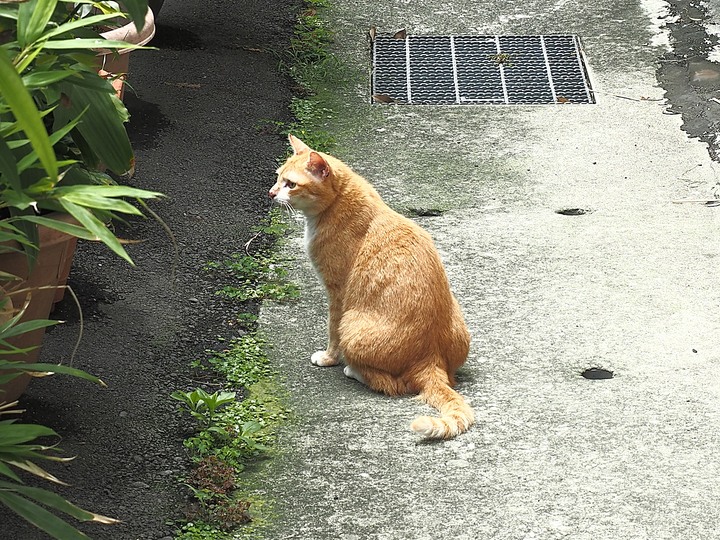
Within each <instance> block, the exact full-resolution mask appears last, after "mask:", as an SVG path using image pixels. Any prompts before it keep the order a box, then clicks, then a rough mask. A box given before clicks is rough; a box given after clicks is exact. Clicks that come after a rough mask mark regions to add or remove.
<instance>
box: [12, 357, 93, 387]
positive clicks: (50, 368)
mask: <svg viewBox="0 0 720 540" xmlns="http://www.w3.org/2000/svg"><path fill="white" fill-rule="evenodd" d="M3 369H17V370H20V371H46V372H49V373H60V374H62V375H72V376H73V377H78V378H80V379H85V380H86V381H90V382H94V383H96V384H99V385H100V386H103V387H106V386H107V385H106V384H105V383H104V382H103V381H102V380H101V379H99V378H97V377H96V376H95V375H91V374H90V373H88V372H86V371H83V370H81V369H77V368H74V367H70V366H64V365H62V364H45V363H37V364H17V363H15V365H13V366H12V367H9V366H5V367H3V364H0V370H3Z"/></svg>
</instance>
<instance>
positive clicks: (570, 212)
mask: <svg viewBox="0 0 720 540" xmlns="http://www.w3.org/2000/svg"><path fill="white" fill-rule="evenodd" d="M590 212H592V210H588V209H587V208H562V209H561V210H555V213H556V214H560V215H561V216H584V215H585V214H589V213H590Z"/></svg>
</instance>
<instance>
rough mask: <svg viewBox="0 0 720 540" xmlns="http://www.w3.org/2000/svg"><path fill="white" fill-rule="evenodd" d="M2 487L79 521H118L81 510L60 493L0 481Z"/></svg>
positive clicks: (109, 522) (0, 487)
mask: <svg viewBox="0 0 720 540" xmlns="http://www.w3.org/2000/svg"><path fill="white" fill-rule="evenodd" d="M3 488H7V489H10V490H12V491H15V492H16V493H19V494H21V495H23V496H25V497H28V498H30V499H34V500H35V501H37V502H39V503H41V504H44V505H45V506H49V507H50V508H53V509H55V510H58V511H60V512H63V513H65V514H67V515H69V516H72V517H74V518H75V519H77V520H79V521H97V522H100V523H105V524H112V523H120V522H119V521H118V520H117V519H113V518H109V517H106V516H101V515H100V514H95V513H93V512H88V511H87V510H83V509H82V508H80V507H78V506H75V505H74V504H72V503H70V502H68V501H66V500H65V499H63V498H62V497H61V496H60V495H58V494H56V493H53V492H51V491H48V490H46V489H41V488H36V487H29V486H14V485H13V484H11V483H10V482H2V481H0V489H3Z"/></svg>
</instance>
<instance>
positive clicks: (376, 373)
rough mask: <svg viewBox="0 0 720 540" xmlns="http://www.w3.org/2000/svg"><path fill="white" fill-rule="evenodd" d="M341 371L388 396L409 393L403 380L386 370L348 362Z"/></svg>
mask: <svg viewBox="0 0 720 540" xmlns="http://www.w3.org/2000/svg"><path fill="white" fill-rule="evenodd" d="M343 373H345V376H346V377H350V378H351V379H355V380H356V381H359V382H361V383H362V384H364V385H366V386H368V387H370V388H372V389H373V390H375V391H376V392H381V393H383V394H387V395H388V396H402V395H405V394H409V393H411V390H410V388H409V387H408V385H407V383H406V382H405V381H404V380H402V379H401V378H398V377H395V376H394V375H392V374H390V373H388V372H387V371H382V370H379V369H374V368H369V367H364V366H353V365H349V364H348V365H347V366H345V369H344V370H343Z"/></svg>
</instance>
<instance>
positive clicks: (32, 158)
mask: <svg viewBox="0 0 720 540" xmlns="http://www.w3.org/2000/svg"><path fill="white" fill-rule="evenodd" d="M88 107H89V106H88ZM88 107H85V110H83V111H81V112H80V114H79V115H78V117H77V118H74V119H73V120H71V121H70V122H68V123H67V124H66V125H64V126H62V127H59V128H57V129H55V130H54V131H53V132H52V134H51V135H50V136H49V137H48V139H49V141H50V144H51V145H53V146H54V145H55V144H57V143H58V141H60V139H62V138H63V137H65V135H67V134H68V133H70V131H72V130H73V129H74V128H75V126H77V125H78V124H79V123H80V120H81V118H82V116H83V115H84V114H85V112H86V111H87V109H88ZM37 159H38V156H37V152H35V151H32V152H30V153H29V154H28V155H26V156H25V157H23V158H22V159H21V160H20V161H19V162H18V170H19V171H20V172H22V171H25V170H26V169H28V168H29V167H31V166H32V165H33V164H34V163H35V162H36V161H37ZM55 163H56V164H57V166H58V167H60V163H58V162H57V161H56V162H55ZM56 178H57V177H53V178H52V179H51V180H50V182H51V183H52V184H55V182H56Z"/></svg>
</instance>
